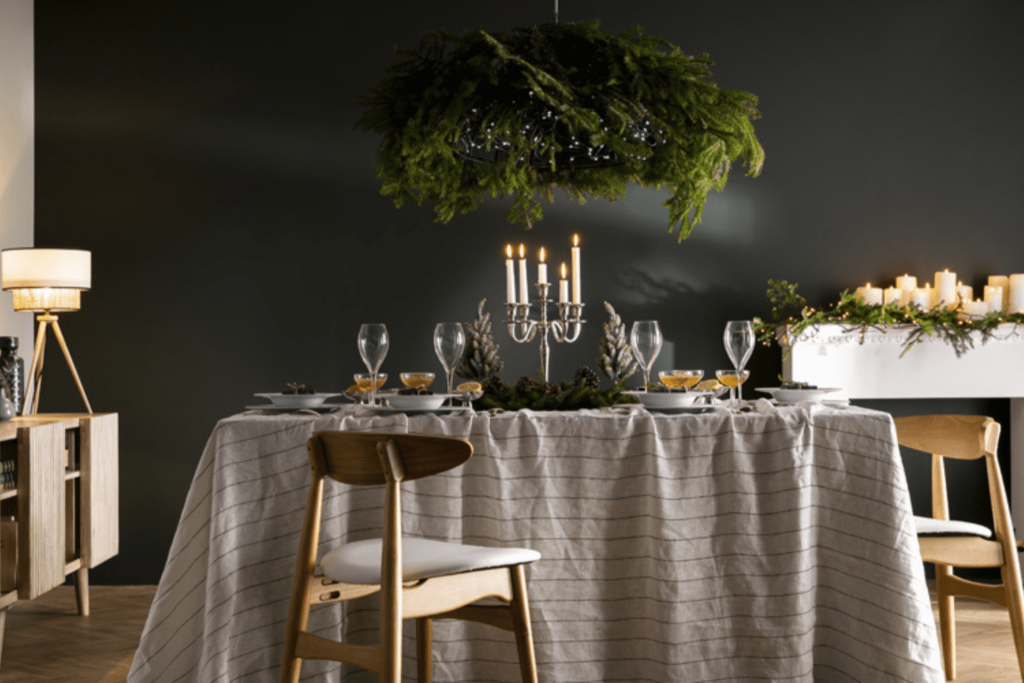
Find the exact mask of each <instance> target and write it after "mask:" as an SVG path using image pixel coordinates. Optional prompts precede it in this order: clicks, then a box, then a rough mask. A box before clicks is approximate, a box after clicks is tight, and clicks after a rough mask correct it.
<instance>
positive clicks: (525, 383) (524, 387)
mask: <svg viewBox="0 0 1024 683" xmlns="http://www.w3.org/2000/svg"><path fill="white" fill-rule="evenodd" d="M531 391H533V380H532V379H530V378H529V377H525V376H524V377H520V378H519V381H518V382H516V393H518V394H520V395H522V396H525V395H526V394H528V393H530V392H531Z"/></svg>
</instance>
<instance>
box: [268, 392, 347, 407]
mask: <svg viewBox="0 0 1024 683" xmlns="http://www.w3.org/2000/svg"><path fill="white" fill-rule="evenodd" d="M340 395H341V394H254V396H259V397H260V398H268V399H270V402H271V403H273V404H274V407H275V408H289V409H299V408H319V407H320V406H322V405H323V403H324V401H326V400H327V399H329V398H330V397H332V396H340Z"/></svg>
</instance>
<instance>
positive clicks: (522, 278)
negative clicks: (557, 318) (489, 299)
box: [505, 235, 581, 305]
mask: <svg viewBox="0 0 1024 683" xmlns="http://www.w3.org/2000/svg"><path fill="white" fill-rule="evenodd" d="M547 255H548V254H547V249H545V248H544V247H541V248H540V251H539V252H538V254H537V282H538V283H539V284H547V282H548V263H547ZM513 256H514V253H513V251H512V245H511V244H507V245H505V300H506V302H507V303H510V304H527V305H528V304H529V303H530V282H529V280H528V278H527V274H526V273H527V263H526V245H525V244H520V245H519V268H518V272H519V277H518V284H519V296H518V298H517V297H516V282H517V278H516V268H515V263H514V261H513ZM570 263H572V273H571V280H572V302H571V303H574V304H579V303H580V297H581V293H580V236H579V235H573V236H572V251H571V259H570ZM559 275H561V279H559V281H558V302H559V303H562V304H567V303H570V301H569V281H570V273H569V270H568V268H567V267H566V264H565V262H564V261H563V262H562V266H561V268H560V269H559Z"/></svg>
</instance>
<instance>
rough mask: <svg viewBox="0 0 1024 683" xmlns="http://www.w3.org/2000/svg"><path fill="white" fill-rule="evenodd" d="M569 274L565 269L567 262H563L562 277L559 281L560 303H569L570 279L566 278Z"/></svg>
mask: <svg viewBox="0 0 1024 683" xmlns="http://www.w3.org/2000/svg"><path fill="white" fill-rule="evenodd" d="M566 275H568V273H566V270H565V264H564V263H563V264H562V279H561V280H559V281H558V301H559V303H563V304H567V303H569V281H568V280H566V279H565V276H566Z"/></svg>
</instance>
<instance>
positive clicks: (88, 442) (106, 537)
mask: <svg viewBox="0 0 1024 683" xmlns="http://www.w3.org/2000/svg"><path fill="white" fill-rule="evenodd" d="M0 453H2V455H0V457H2V458H3V459H14V460H15V463H16V464H15V472H16V473H17V474H16V481H17V487H16V488H14V489H9V490H4V491H2V492H0V518H2V520H7V522H5V523H10V520H11V519H12V518H13V520H14V524H13V529H15V530H16V537H17V541H16V545H15V551H14V553H13V556H12V553H11V551H10V549H9V548H7V547H4V548H3V549H2V550H0V570H2V569H4V568H6V569H7V570H8V573H9V574H10V573H13V574H14V581H15V584H16V585H15V587H14V588H13V589H12V590H3V589H4V588H9V587H8V586H4V585H0V654H2V647H3V633H4V626H5V622H6V615H7V610H8V609H9V608H10V607H11V606H12V605H13V604H14V603H15V602H17V601H19V600H32V599H34V598H37V597H39V596H40V595H42V594H44V593H46V592H47V591H50V590H51V589H53V588H56V587H57V586H59V585H61V584H63V583H64V581H65V578H66V577H67V576H69V575H72V574H73V575H74V577H75V589H76V595H77V598H78V611H79V614H81V615H83V616H87V615H88V614H89V578H88V572H89V569H91V568H93V567H96V566H98V565H99V564H101V563H103V562H105V561H106V560H108V559H110V558H111V557H114V556H115V555H116V554H117V553H118V543H119V527H118V416H117V414H116V413H104V414H99V413H97V414H77V413H66V414H64V413H62V414H42V415H32V416H25V417H16V418H14V419H12V420H9V421H6V422H0Z"/></svg>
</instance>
